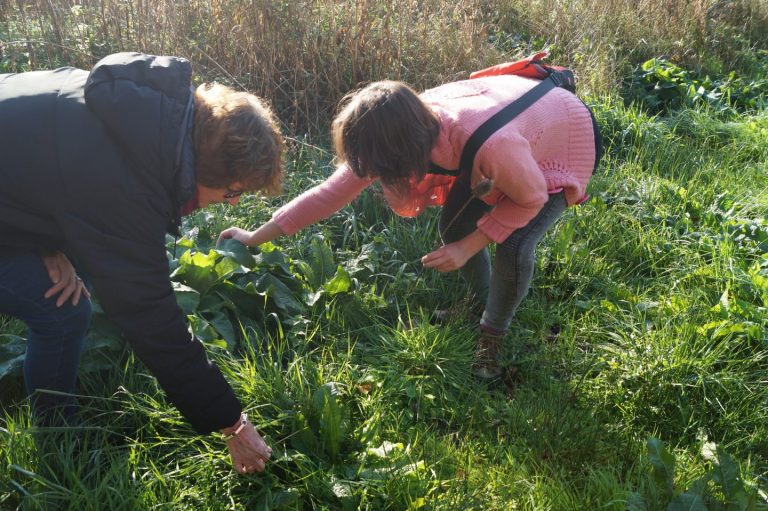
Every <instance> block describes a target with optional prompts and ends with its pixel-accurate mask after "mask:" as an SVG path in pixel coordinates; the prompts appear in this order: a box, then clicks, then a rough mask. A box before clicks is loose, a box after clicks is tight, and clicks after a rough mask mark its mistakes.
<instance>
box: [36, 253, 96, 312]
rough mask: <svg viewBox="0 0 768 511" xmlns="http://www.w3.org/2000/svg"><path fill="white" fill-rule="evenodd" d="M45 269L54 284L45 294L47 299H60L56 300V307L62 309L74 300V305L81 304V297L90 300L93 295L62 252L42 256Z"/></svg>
mask: <svg viewBox="0 0 768 511" xmlns="http://www.w3.org/2000/svg"><path fill="white" fill-rule="evenodd" d="M40 257H41V258H42V260H43V264H44V265H45V269H46V270H47V271H48V277H49V278H50V279H51V282H53V286H51V287H50V288H49V289H48V290H47V291H46V292H45V295H44V296H45V298H51V297H52V296H56V295H57V294H58V295H59V297H58V298H57V299H56V307H61V306H62V305H64V303H66V301H67V300H69V299H71V300H72V305H77V304H78V303H79V302H80V297H81V296H84V297H85V298H87V299H89V298H90V297H91V293H90V292H89V291H88V289H87V288H86V287H85V284H84V283H83V279H81V278H80V277H78V276H77V272H76V271H75V267H74V266H72V263H71V262H69V259H67V256H65V255H64V254H62V253H61V252H56V253H54V254H50V255H41V256H40Z"/></svg>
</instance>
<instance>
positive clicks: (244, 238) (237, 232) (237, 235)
mask: <svg viewBox="0 0 768 511" xmlns="http://www.w3.org/2000/svg"><path fill="white" fill-rule="evenodd" d="M252 238H253V233H252V232H251V231H246V230H245V229H241V228H239V227H230V228H229V229H224V230H223V231H221V234H219V239H218V240H216V244H219V243H221V242H222V241H223V240H226V239H235V240H237V241H239V242H240V243H244V244H245V245H251V244H252V243H251V239H252Z"/></svg>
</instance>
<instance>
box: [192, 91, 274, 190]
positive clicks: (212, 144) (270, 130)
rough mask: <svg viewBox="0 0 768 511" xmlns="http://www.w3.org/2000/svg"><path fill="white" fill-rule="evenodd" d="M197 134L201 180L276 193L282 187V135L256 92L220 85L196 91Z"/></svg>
mask: <svg viewBox="0 0 768 511" xmlns="http://www.w3.org/2000/svg"><path fill="white" fill-rule="evenodd" d="M193 138H194V145H195V156H196V172H197V176H196V179H197V183H198V184H201V185H203V186H207V187H209V188H226V187H228V186H230V185H232V184H233V183H236V182H237V183H240V185H242V186H243V187H244V189H245V190H248V191H262V192H264V193H267V194H276V193H278V192H279V191H280V189H281V183H282V177H283V166H282V161H281V156H282V152H283V147H284V143H283V138H282V136H281V134H280V129H279V128H278V124H277V121H276V119H275V116H274V114H273V113H272V111H271V110H270V108H269V107H268V106H267V105H266V104H265V103H264V101H262V100H261V99H259V98H258V97H257V96H255V95H253V94H250V93H248V92H238V91H235V90H234V89H232V88H230V87H227V86H225V85H221V84H218V83H212V84H203V85H200V86H199V87H197V89H196V90H195V120H194V128H193Z"/></svg>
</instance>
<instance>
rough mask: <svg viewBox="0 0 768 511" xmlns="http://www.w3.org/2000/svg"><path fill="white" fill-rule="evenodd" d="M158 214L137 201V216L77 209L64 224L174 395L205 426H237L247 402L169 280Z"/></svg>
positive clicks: (112, 307) (114, 312)
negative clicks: (192, 327)
mask: <svg viewBox="0 0 768 511" xmlns="http://www.w3.org/2000/svg"><path fill="white" fill-rule="evenodd" d="M150 214H151V213H148V212H147V211H146V208H140V207H136V208H135V210H134V212H133V214H132V215H131V217H132V218H131V221H127V220H126V221H123V222H120V221H119V220H117V222H119V223H122V224H124V225H114V223H110V224H109V225H106V224H105V223H99V221H98V219H94V218H93V215H89V216H88V217H80V216H78V215H77V214H74V213H72V214H68V215H65V216H63V217H62V218H61V220H60V226H61V228H62V229H63V230H64V231H65V235H66V236H67V238H69V240H70V243H71V244H72V245H73V249H74V253H75V256H76V257H77V258H78V259H79V260H80V261H82V263H83V265H84V266H85V268H86V271H87V272H88V274H89V275H90V277H91V279H92V281H93V285H94V288H95V294H96V296H97V297H98V299H99V301H100V303H101V305H102V307H103V309H104V311H105V312H106V314H107V317H109V318H110V319H111V320H112V321H114V322H115V323H116V324H117V325H118V326H119V327H120V329H121V330H122V332H123V334H124V336H125V338H126V340H127V341H128V342H129V344H130V345H131V347H132V348H133V350H134V352H135V353H136V354H137V355H138V357H139V358H140V359H141V360H142V362H144V364H145V365H146V366H147V367H148V368H149V370H150V371H151V372H152V374H154V376H155V377H156V378H157V380H158V382H159V383H160V385H161V387H162V388H163V390H164V391H165V392H166V394H167V395H168V399H169V400H170V401H171V402H172V403H173V404H174V405H175V406H176V407H177V408H178V409H179V411H181V413H182V414H183V415H184V416H185V417H186V419H187V420H188V421H189V422H190V424H191V425H192V427H193V428H194V429H195V430H196V431H197V432H198V433H201V434H202V433H209V432H211V431H214V430H216V429H221V428H224V427H228V426H231V425H232V424H234V423H235V422H236V421H237V418H238V417H239V414H240V412H241V406H240V403H239V402H238V400H237V399H236V397H235V395H234V393H233V391H232V389H231V387H230V386H229V384H228V383H227V382H226V380H225V379H224V377H223V376H222V374H221V372H220V371H219V369H218V368H217V367H216V366H215V365H214V364H212V363H211V362H210V361H209V360H208V358H207V356H206V353H205V350H204V348H203V345H202V343H200V342H199V341H198V340H197V339H195V338H194V337H193V336H192V335H191V334H190V333H189V330H188V328H187V325H186V319H185V317H184V314H183V312H182V311H181V309H180V308H179V307H178V305H177V303H176V298H175V295H174V293H173V289H172V286H171V283H170V279H169V268H168V260H167V258H166V255H165V236H164V232H163V231H162V230H161V229H153V230H149V229H147V227H146V226H147V225H155V224H157V221H156V220H154V221H153V219H152V218H149V216H150ZM125 216H127V215H125ZM113 220H114V218H113ZM131 224H132V225H131Z"/></svg>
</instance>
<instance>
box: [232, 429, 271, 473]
mask: <svg viewBox="0 0 768 511" xmlns="http://www.w3.org/2000/svg"><path fill="white" fill-rule="evenodd" d="M243 420H245V425H243V427H242V429H240V430H239V432H238V433H236V434H235V435H234V436H233V437H232V438H231V439H229V440H227V447H228V448H229V454H230V457H231V458H232V466H233V467H234V469H235V470H236V471H237V472H238V473H240V474H249V473H251V472H263V471H264V468H265V466H266V464H267V461H269V458H270V457H271V456H272V449H271V448H270V447H269V446H268V445H267V444H266V442H264V440H263V439H262V438H261V435H259V433H258V432H257V431H256V428H254V427H253V424H251V422H250V421H249V420H248V418H247V416H243V417H241V418H240V419H239V420H238V421H237V424H236V425H235V426H233V427H231V428H227V429H224V430H222V433H224V434H225V435H228V434H231V433H234V432H235V431H237V430H238V429H239V428H240V426H241V425H242V421H243Z"/></svg>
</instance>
